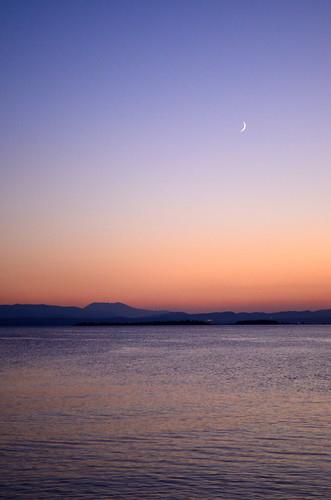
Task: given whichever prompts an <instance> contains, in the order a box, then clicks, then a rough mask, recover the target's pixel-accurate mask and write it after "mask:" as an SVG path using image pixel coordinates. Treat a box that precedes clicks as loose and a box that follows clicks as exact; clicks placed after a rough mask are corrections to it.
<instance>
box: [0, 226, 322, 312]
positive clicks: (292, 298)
mask: <svg viewBox="0 0 331 500" xmlns="http://www.w3.org/2000/svg"><path fill="white" fill-rule="evenodd" d="M273 231H274V229H273ZM273 231H270V230H269V231H268V230H265V231H264V232H255V233H253V232H250V231H249V230H246V232H245V231H242V232H241V233H239V234H235V233H233V234H232V235H229V234H227V235H226V238H225V237H224V238H223V237H222V236H221V235H219V236H217V235H215V234H214V232H213V231H212V230H211V228H210V227H209V228H205V230H204V231H201V232H200V234H199V237H198V236H197V234H196V233H195V232H193V231H191V232H184V234H182V236H180V235H179V234H178V233H177V234H176V233H174V234H173V235H172V236H171V234H170V233H168V234H163V238H162V232H160V233H159V235H157V234H154V238H151V237H150V238H149V239H145V238H144V237H142V238H140V239H138V238H137V235H133V237H132V239H131V240H130V238H129V237H128V236H126V237H125V238H124V240H123V239H122V240H121V239H120V238H119V237H118V238H117V239H116V241H117V243H116V244H114V243H113V242H112V240H111V238H108V237H107V236H106V235H105V236H104V237H103V238H102V237H101V235H99V237H95V238H93V239H92V238H91V239H90V240H84V245H81V241H82V240H81V236H80V235H77V237H76V240H75V239H73V238H71V240H70V244H71V246H70V247H69V244H68V243H69V242H68V241H65V240H63V241H62V244H61V240H60V239H58V240H57V244H56V249H55V250H54V251H52V245H53V244H54V242H53V241H52V240H49V241H48V242H45V241H44V242H42V241H41V240H40V241H39V242H37V244H36V242H35V241H34V242H31V244H30V246H28V245H26V246H25V248H24V250H22V247H21V246H20V245H18V244H17V245H15V246H14V247H13V248H12V250H11V251H9V250H8V254H7V265H6V268H4V269H3V271H2V288H1V293H0V302H1V303H52V304H59V305H80V306H84V305H86V304H88V303H90V302H98V301H100V302H103V301H109V302H117V301H119V302H125V303H127V304H130V305H133V306H136V307H148V308H154V309H159V308H160V309H175V310H186V311H211V310H227V309H231V310H235V311H239V310H266V311H272V310H280V309H288V308H295V309H305V308H311V309H318V308H324V307H325V308H327V307H330V306H331V299H330V297H331V269H330V266H329V258H330V257H329V256H330V249H331V238H330V237H329V239H328V241H327V242H326V239H325V236H324V235H323V234H320V235H318V234H317V232H316V231H315V234H314V237H313V238H311V237H310V238H305V237H304V236H303V235H302V233H301V232H300V231H299V232H298V233H297V234H295V233H293V232H292V234H290V233H288V234H283V235H282V237H280V234H277V232H276V233H274V232H273ZM310 236H311V233H310ZM22 255H23V256H24V258H22Z"/></svg>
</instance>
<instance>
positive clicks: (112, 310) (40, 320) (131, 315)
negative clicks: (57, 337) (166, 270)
mask: <svg viewBox="0 0 331 500" xmlns="http://www.w3.org/2000/svg"><path fill="white" fill-rule="evenodd" d="M151 320H152V321H153V322H154V323H156V322H158V323H166V322H168V323H169V322H175V321H177V322H178V321H202V322H208V323H211V324H216V325H234V324H238V323H241V324H243V322H250V324H252V322H260V323H261V322H264V323H266V322H269V323H270V322H277V323H280V324H331V309H321V310H318V311H280V312H274V313H266V312H251V313H248V312H240V313H234V312H232V311H222V312H210V313H199V314H189V313H186V312H178V311H177V312H171V311H153V310H149V309H139V308H136V307H131V306H128V305H127V304H122V303H121V302H95V303H92V304H89V305H88V306H86V307H69V306H53V305H46V304H38V305H35V304H15V305H0V325H2V326H6V325H22V326H23V325H40V326H41V325H73V324H77V323H81V322H85V323H86V322H94V323H112V324H114V323H120V324H124V323H133V322H134V323H137V322H139V323H150V322H151Z"/></svg>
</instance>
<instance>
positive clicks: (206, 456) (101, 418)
mask: <svg viewBox="0 0 331 500" xmlns="http://www.w3.org/2000/svg"><path fill="white" fill-rule="evenodd" d="M330 357H331V325H330V326H300V325H295V326H280V325H279V326H278V325H275V326H262V325H259V326H253V325H250V326H211V325H209V326H140V327H138V326H132V327H127V326H123V327H70V328H68V327H51V328H45V327H43V328H34V327H27V328H21V327H20V328H16V327H15V328H14V327H11V328H5V327H2V328H0V405H1V409H0V497H1V498H5V499H11V498H13V499H25V498H27V499H33V500H38V499H48V500H52V499H57V498H65V499H71V498H77V499H93V500H94V499H99V498H102V499H113V500H115V499H116V500H117V499H118V500H120V499H121V500H122V499H123V500H125V499H143V500H147V499H169V500H170V499H174V500H175V499H178V500H190V499H199V500H203V499H220V500H223V499H224V500H236V499H243V500H258V499H261V500H268V499H273V500H276V499H288V500H296V499H300V500H309V499H323V500H327V499H330V498H331V362H330Z"/></svg>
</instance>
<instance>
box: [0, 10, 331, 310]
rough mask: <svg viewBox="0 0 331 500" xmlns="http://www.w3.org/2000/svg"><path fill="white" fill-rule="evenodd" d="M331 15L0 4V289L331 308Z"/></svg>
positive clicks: (43, 295) (33, 297) (59, 298)
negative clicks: (244, 125)
mask: <svg viewBox="0 0 331 500" xmlns="http://www.w3.org/2000/svg"><path fill="white" fill-rule="evenodd" d="M330 25H331V2H329V1H328V0H325V1H324V0H323V1H322V0H310V1H305V0H300V1H299V0H298V1H297V0H286V1H285V0H263V1H262V0H261V1H254V0H251V1H240V0H237V1H236V0H228V1H222V0H217V1H213V0H199V1H198V0H176V1H174V0H150V1H144V0H139V1H134V0H131V1H126V0H118V1H111V0H108V1H103V0H96V1H84V0H69V1H68V0H65V1H63V0H56V1H55V0H54V1H51V0H48V1H34V0H29V1H25V0H22V1H17V0H6V1H4V0H1V1H0V52H1V53H0V56H1V59H0V74H1V77H0V86H1V94H0V98H1V113H0V127H1V135H0V162H1V172H0V190H1V196H0V207H1V221H0V222H1V246H0V254H1V255H0V276H1V279H0V302H1V303H16V302H30V303H40V302H42V303H57V304H77V305H84V304H86V303H88V302H91V301H122V302H126V303H130V304H131V305H136V306H146V307H155V308H158V307H162V308H166V307H167V308H173V309H186V310H190V311H193V310H200V311H206V310H223V309H233V310H255V309H260V310H261V309H263V310H276V309H287V308H299V309H303V308H306V307H307V308H319V307H321V308H322V307H331V189H330V188H331V171H330V169H331V161H330V160H331V154H330V143H331V134H330V120H331V109H330V108H331V106H330V102H331V65H330V48H331V29H330ZM243 120H245V121H246V122H247V131H246V132H245V133H240V129H241V127H242V121H243Z"/></svg>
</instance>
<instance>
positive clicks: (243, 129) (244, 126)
mask: <svg viewBox="0 0 331 500" xmlns="http://www.w3.org/2000/svg"><path fill="white" fill-rule="evenodd" d="M246 127H247V125H246V122H244V121H243V128H242V129H240V132H245V130H246Z"/></svg>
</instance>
